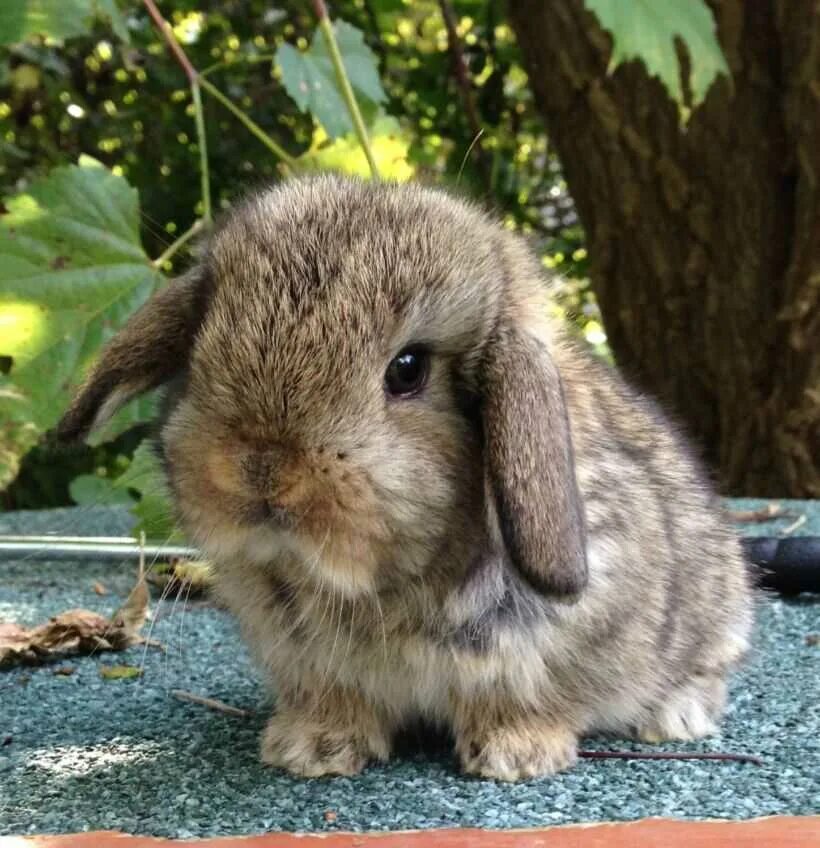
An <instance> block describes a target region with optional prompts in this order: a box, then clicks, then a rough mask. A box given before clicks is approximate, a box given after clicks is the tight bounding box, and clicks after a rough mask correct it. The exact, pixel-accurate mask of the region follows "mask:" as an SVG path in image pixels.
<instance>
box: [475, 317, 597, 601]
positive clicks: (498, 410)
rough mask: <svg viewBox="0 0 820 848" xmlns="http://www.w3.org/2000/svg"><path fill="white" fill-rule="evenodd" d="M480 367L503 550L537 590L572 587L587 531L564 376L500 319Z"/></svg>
mask: <svg viewBox="0 0 820 848" xmlns="http://www.w3.org/2000/svg"><path fill="white" fill-rule="evenodd" d="M484 367H485V372H484V380H485V386H484V403H483V423H484V443H485V452H486V453H485V455H486V460H485V461H486V464H487V471H488V475H489V482H490V486H491V491H492V493H493V495H494V497H495V502H496V508H497V511H498V518H499V522H500V528H501V535H502V538H503V540H504V543H505V545H506V547H507V551H508V553H509V555H510V557H511V559H512V562H513V564H514V565H515V566H516V568H517V569H518V570H519V572H520V573H521V575H522V576H523V577H524V578H525V579H526V580H527V581H528V582H529V583H530V584H531V585H532V586H534V587H535V588H536V589H538V590H539V591H540V592H542V593H544V594H547V595H553V596H561V595H574V594H577V593H578V592H580V591H581V590H582V589H583V588H584V587H585V586H586V584H587V579H588V575H587V561H586V533H585V528H584V510H583V505H582V502H581V496H580V493H579V491H578V484H577V481H576V479H575V460H574V456H573V449H572V439H571V436H570V428H569V418H568V415H567V409H566V404H565V402H564V392H563V387H562V385H561V376H560V374H559V373H558V369H557V368H556V366H555V363H554V362H553V361H552V358H551V357H550V355H549V353H548V351H547V350H546V348H545V347H544V346H543V344H542V343H541V342H539V341H538V340H537V339H536V338H535V337H533V336H531V335H529V334H527V333H526V332H520V331H517V330H514V329H512V328H510V327H505V326H502V327H501V328H499V331H498V333H497V334H496V335H495V337H494V338H493V339H492V340H491V341H490V342H489V347H488V350H487V358H486V361H485V366H484Z"/></svg>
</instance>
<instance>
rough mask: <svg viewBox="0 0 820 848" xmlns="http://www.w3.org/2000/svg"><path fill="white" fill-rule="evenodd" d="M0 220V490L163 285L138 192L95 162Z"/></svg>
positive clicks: (16, 204) (25, 197) (13, 204)
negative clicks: (2, 360) (7, 362)
mask: <svg viewBox="0 0 820 848" xmlns="http://www.w3.org/2000/svg"><path fill="white" fill-rule="evenodd" d="M5 209H6V210H7V211H6V212H5V214H3V215H2V216H0V328H2V332H0V356H6V357H10V358H11V363H12V364H11V369H10V371H9V373H8V374H7V375H4V376H2V377H0V422H2V424H0V487H2V486H4V485H6V484H8V482H9V481H10V480H11V479H12V477H13V476H14V473H15V472H16V468H17V464H18V462H19V458H20V457H21V456H22V455H23V453H25V451H26V450H28V448H29V447H31V446H32V445H33V444H34V443H35V442H36V440H37V438H38V437H39V436H40V434H42V433H43V432H45V431H47V430H49V429H51V427H53V426H54V424H55V423H56V422H57V420H58V419H59V417H60V414H61V413H62V411H63V410H64V409H65V407H66V406H67V404H68V401H69V398H70V396H71V393H72V392H73V390H74V389H75V388H76V386H77V384H78V383H79V382H80V380H81V379H82V377H83V374H84V373H85V371H86V369H87V368H88V366H89V364H90V363H91V361H92V360H93V358H94V357H95V355H96V354H97V352H98V351H99V348H100V346H101V345H102V343H103V342H105V341H106V340H107V339H108V338H110V336H111V335H113V333H114V332H116V330H117V329H118V328H119V327H120V326H121V325H122V324H123V323H124V321H125V320H126V318H127V317H128V316H129V315H131V313H132V312H133V311H134V310H135V309H136V308H137V307H138V306H140V305H141V304H142V303H143V302H144V301H145V300H146V299H147V297H148V296H149V295H150V294H151V293H152V292H153V291H154V290H155V289H156V287H157V286H158V285H160V284H161V282H162V277H161V275H160V274H159V273H158V272H157V271H156V270H155V269H154V268H153V266H152V265H151V263H150V261H149V260H148V257H147V256H146V255H145V252H144V250H143V248H142V246H141V244H140V240H139V212H138V202H137V192H136V191H135V190H134V189H133V188H131V187H130V186H129V185H128V183H127V182H126V181H125V180H124V179H122V178H121V177H117V176H114V175H113V174H112V173H111V172H110V171H108V170H106V169H105V168H103V167H102V166H101V165H100V164H99V163H98V162H95V161H94V160H92V159H89V158H87V157H83V158H82V159H81V163H80V166H68V167H63V168H57V169H56V170H54V171H52V172H51V174H50V175H49V176H48V177H47V178H45V179H43V180H40V181H38V182H35V183H33V184H32V185H31V186H30V188H29V189H28V191H26V192H25V193H23V194H20V195H18V196H16V197H14V198H11V199H9V200H7V201H6V203H5Z"/></svg>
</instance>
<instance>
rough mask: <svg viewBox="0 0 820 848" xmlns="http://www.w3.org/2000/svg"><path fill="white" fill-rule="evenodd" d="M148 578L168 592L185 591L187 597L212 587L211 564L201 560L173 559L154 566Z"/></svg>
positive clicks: (199, 593)
mask: <svg viewBox="0 0 820 848" xmlns="http://www.w3.org/2000/svg"><path fill="white" fill-rule="evenodd" d="M148 580H149V581H150V582H151V583H153V584H154V585H155V586H158V587H160V588H161V589H163V590H164V591H165V593H166V594H169V595H170V594H174V593H176V592H179V591H184V592H185V597H186V598H195V597H197V596H199V595H202V594H204V593H205V592H207V591H208V589H209V588H210V586H211V582H212V574H211V566H210V564H209V563H207V562H203V561H200V560H191V561H189V560H173V561H172V562H170V563H167V564H163V565H160V566H155V567H154V568H152V569H151V573H150V574H149V576H148Z"/></svg>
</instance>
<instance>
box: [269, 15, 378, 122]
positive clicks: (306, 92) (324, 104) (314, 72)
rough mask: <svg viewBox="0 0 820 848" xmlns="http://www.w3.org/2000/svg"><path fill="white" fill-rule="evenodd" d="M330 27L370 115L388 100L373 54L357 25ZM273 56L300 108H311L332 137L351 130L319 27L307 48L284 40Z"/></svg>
mask: <svg viewBox="0 0 820 848" xmlns="http://www.w3.org/2000/svg"><path fill="white" fill-rule="evenodd" d="M333 29H334V32H335V35H336V41H337V42H338V45H339V52H340V53H341V54H342V61H343V62H344V66H345V70H346V71H347V75H348V77H349V78H350V85H351V86H352V88H353V92H354V93H355V95H356V99H357V100H358V102H359V107H360V108H361V109H362V112H363V113H364V115H365V116H370V117H373V116H375V113H376V111H377V110H378V106H379V104H380V103H384V102H385V101H386V100H387V95H386V94H385V93H384V89H383V88H382V84H381V81H380V80H379V68H378V62H377V59H376V55H375V54H374V53H373V51H372V50H371V49H370V48H369V47H368V46H367V45H366V44H365V43H364V36H363V35H362V33H361V31H360V30H358V29H356V27H354V26H351V25H350V24H347V23H345V22H344V21H337V22H336V23H335V24H334V25H333ZM275 58H276V64H277V65H278V66H279V68H280V70H281V72H282V83H283V84H284V86H285V90H286V91H287V93H288V94H289V95H290V96H291V97H292V98H293V100H294V101H295V103H296V105H297V106H298V107H299V108H300V109H301V110H302V111H303V112H310V113H311V114H312V115H313V116H314V118H316V120H317V121H319V123H321V124H322V126H323V127H324V128H325V130H326V131H327V134H328V135H329V136H330V137H331V138H338V137H339V136H342V135H345V134H346V133H349V132H353V124H352V122H351V120H350V115H349V114H348V111H347V106H346V105H345V102H344V99H343V98H342V95H341V93H340V92H339V88H338V85H337V83H336V75H335V73H334V70H333V63H332V62H331V59H330V55H329V54H328V52H327V47H326V46H325V42H324V37H323V35H322V33H321V31H320V30H319V29H318V28H317V30H316V32H315V33H314V34H313V41H312V42H311V45H310V47H309V49H307V50H305V51H304V52H301V53H300V52H299V51H298V50H297V49H296V48H295V47H293V46H292V45H290V44H283V45H281V46H280V47H279V49H278V50H277V51H276V57H275Z"/></svg>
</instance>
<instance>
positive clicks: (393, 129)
mask: <svg viewBox="0 0 820 848" xmlns="http://www.w3.org/2000/svg"><path fill="white" fill-rule="evenodd" d="M368 135H369V136H370V147H371V149H372V150H373V157H374V158H375V160H376V164H377V165H378V168H379V173H380V174H381V176H382V177H383V178H384V179H387V180H396V181H398V182H404V181H405V180H409V179H410V178H411V177H412V176H413V166H412V165H411V164H410V163H409V161H408V154H409V151H410V139H409V137H408V136H407V135H406V134H405V133H403V132H402V129H401V127H400V125H399V122H398V121H397V120H396V119H395V118H393V117H391V116H389V115H382V116H380V117H379V118H377V119H376V121H375V123H374V124H372V125H371V127H370V128H369V130H368ZM299 163H300V164H301V165H302V166H303V167H304V168H305V169H306V170H319V171H337V172H341V173H345V174H355V175H356V176H360V177H369V176H370V165H369V164H368V161H367V157H366V156H365V154H364V150H362V146H361V144H359V139H358V138H357V137H356V136H355V135H354V134H353V133H348V134H347V135H344V136H342V137H341V138H337V139H336V140H335V141H331V140H329V139H328V137H327V134H326V133H325V132H324V130H323V129H322V128H321V127H317V128H316V130H315V132H314V133H313V141H312V144H311V146H310V149H309V150H307V151H306V152H305V153H303V154H302V155H301V156H300V157H299Z"/></svg>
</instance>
